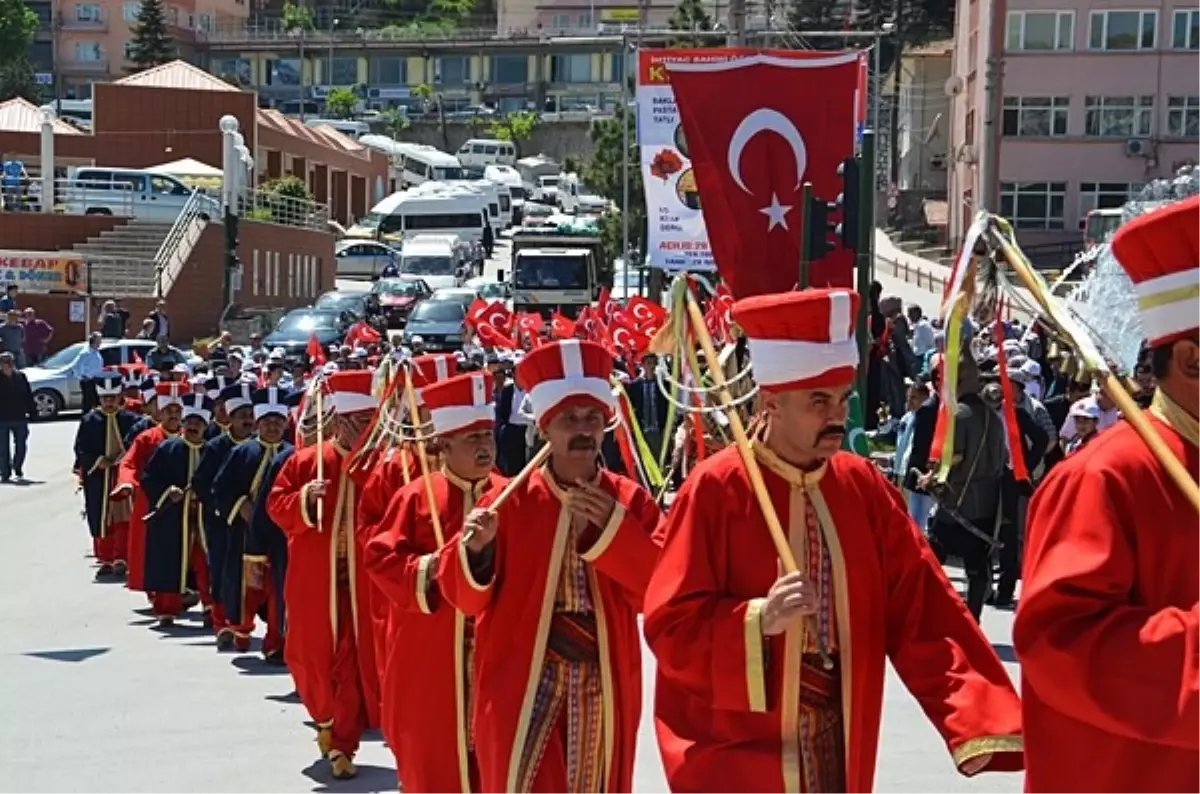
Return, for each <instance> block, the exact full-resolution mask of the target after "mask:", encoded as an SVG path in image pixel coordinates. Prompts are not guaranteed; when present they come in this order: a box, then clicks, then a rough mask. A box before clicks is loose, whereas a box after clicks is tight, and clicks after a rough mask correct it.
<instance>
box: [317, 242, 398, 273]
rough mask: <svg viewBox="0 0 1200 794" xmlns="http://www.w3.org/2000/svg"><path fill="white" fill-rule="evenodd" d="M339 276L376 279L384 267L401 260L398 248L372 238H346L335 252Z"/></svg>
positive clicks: (334, 256)
mask: <svg viewBox="0 0 1200 794" xmlns="http://www.w3.org/2000/svg"><path fill="white" fill-rule="evenodd" d="M333 258H334V262H336V263H337V277H338V278H369V279H376V278H379V277H380V276H382V275H383V271H384V268H386V267H387V266H388V265H394V264H396V263H397V262H399V261H400V254H399V253H398V252H397V251H396V249H394V248H392V247H391V246H389V245H384V244H383V243H377V242H374V241H371V240H345V241H342V242H340V243H338V244H337V247H336V248H335V249H334V252H333Z"/></svg>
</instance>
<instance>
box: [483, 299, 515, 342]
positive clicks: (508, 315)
mask: <svg viewBox="0 0 1200 794" xmlns="http://www.w3.org/2000/svg"><path fill="white" fill-rule="evenodd" d="M512 322H513V316H512V312H510V311H509V310H508V309H507V308H505V306H504V304H503V303H501V302H500V301H496V302H495V303H489V304H488V305H487V307H486V308H485V309H484V310H483V311H481V312H479V313H478V314H476V315H475V325H476V326H477V329H476V330H478V326H482V325H484V324H487V325H490V326H492V327H493V328H495V329H496V330H497V331H500V332H501V333H503V334H504V335H506V336H508V335H510V334H511V333H512Z"/></svg>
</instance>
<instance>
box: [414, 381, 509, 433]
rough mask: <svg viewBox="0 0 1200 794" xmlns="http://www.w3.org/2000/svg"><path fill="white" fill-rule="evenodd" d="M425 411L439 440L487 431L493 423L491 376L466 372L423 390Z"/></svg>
mask: <svg viewBox="0 0 1200 794" xmlns="http://www.w3.org/2000/svg"><path fill="white" fill-rule="evenodd" d="M424 396H425V407H427V408H428V409H429V418H430V420H432V421H433V432H434V433H436V434H437V435H439V436H443V435H448V434H450V433H467V432H472V431H475V430H483V429H485V428H490V427H492V426H493V425H495V423H496V413H495V408H494V407H493V405H492V376H491V375H489V374H488V373H486V372H468V373H466V374H465V375H458V376H457V377H453V378H449V379H447V380H444V381H441V382H440V383H434V384H431V385H429V386H426V387H425V389H424Z"/></svg>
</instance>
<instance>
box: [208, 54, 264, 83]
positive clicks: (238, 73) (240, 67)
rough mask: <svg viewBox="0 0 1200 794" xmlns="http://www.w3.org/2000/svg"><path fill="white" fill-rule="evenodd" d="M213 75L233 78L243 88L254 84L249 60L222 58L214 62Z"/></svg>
mask: <svg viewBox="0 0 1200 794" xmlns="http://www.w3.org/2000/svg"><path fill="white" fill-rule="evenodd" d="M213 67H214V68H213V74H215V75H217V76H218V77H232V78H234V79H236V80H237V81H238V83H240V84H241V85H243V86H249V85H252V84H253V82H254V81H253V80H252V79H251V73H252V72H253V70H252V69H251V68H250V61H249V59H247V58H222V59H220V60H217V61H213Z"/></svg>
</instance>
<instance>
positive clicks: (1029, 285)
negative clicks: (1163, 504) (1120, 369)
mask: <svg viewBox="0 0 1200 794" xmlns="http://www.w3.org/2000/svg"><path fill="white" fill-rule="evenodd" d="M991 237H992V239H993V240H995V241H996V243H997V244H998V245H999V246H1000V249H1001V250H1002V251H1003V252H1004V256H1005V258H1006V259H1007V260H1008V263H1009V265H1011V266H1012V269H1013V271H1014V272H1015V273H1016V274H1017V277H1018V278H1020V279H1021V281H1022V283H1024V285H1025V288H1026V289H1027V290H1029V293H1030V294H1031V295H1033V297H1034V299H1035V300H1037V302H1038V303H1039V304H1041V306H1042V310H1043V313H1044V315H1045V316H1044V317H1043V321H1045V320H1046V319H1055V318H1056V317H1057V313H1056V312H1055V311H1054V309H1053V308H1052V307H1051V306H1050V303H1049V298H1048V297H1047V296H1046V294H1045V291H1044V289H1043V288H1042V285H1041V284H1040V283H1039V282H1038V279H1037V278H1035V277H1034V275H1033V273H1032V272H1031V269H1030V266H1029V262H1028V260H1026V259H1025V255H1024V253H1022V252H1021V250H1020V249H1019V248H1017V247H1016V246H1015V245H1013V244H1012V243H1011V242H1010V241H1009V240H1008V238H1007V237H1006V236H1005V235H1003V234H1000V233H998V232H997V231H996V230H994V229H993V230H992V235H991ZM1056 325H1057V326H1058V331H1059V332H1060V333H1061V334H1062V335H1063V336H1064V337H1066V338H1067V339H1069V340H1070V341H1071V343H1072V344H1073V345H1075V348H1076V349H1077V350H1078V349H1080V348H1081V347H1082V345H1081V344H1080V343H1079V342H1078V341H1077V340H1076V339H1074V337H1073V336H1072V334H1071V331H1070V329H1069V328H1065V327H1063V324H1062V323H1056ZM1097 374H1098V375H1100V377H1101V386H1103V388H1104V391H1105V392H1106V393H1107V394H1108V396H1109V399H1111V400H1112V401H1113V402H1114V403H1116V405H1117V407H1118V408H1120V409H1121V413H1122V414H1123V415H1124V416H1125V419H1126V420H1127V421H1128V422H1129V424H1131V425H1133V429H1134V430H1136V431H1137V434H1138V435H1139V436H1141V437H1142V441H1143V442H1145V444H1146V446H1147V447H1149V448H1150V452H1151V453H1153V455H1154V457H1155V458H1157V459H1158V462H1159V464H1160V465H1161V466H1162V467H1163V468H1164V469H1165V470H1166V472H1167V475H1168V476H1170V478H1171V479H1172V480H1174V481H1175V485H1177V486H1178V487H1179V490H1181V491H1183V495H1184V496H1185V497H1187V499H1188V501H1189V502H1191V503H1192V507H1193V508H1195V509H1197V510H1200V485H1197V484H1196V482H1195V481H1194V480H1192V475H1190V474H1188V470H1187V469H1186V468H1184V465H1183V464H1182V463H1181V462H1180V461H1179V458H1177V457H1175V455H1174V454H1173V453H1172V452H1171V450H1170V449H1168V448H1167V444H1166V442H1165V441H1163V440H1162V437H1161V436H1160V435H1159V434H1158V432H1157V431H1156V430H1155V429H1154V426H1153V425H1151V424H1150V420H1148V419H1147V418H1146V415H1145V414H1144V413H1142V409H1141V408H1139V407H1138V404H1137V403H1136V402H1134V401H1133V398H1132V397H1130V396H1129V392H1127V391H1125V389H1124V387H1123V386H1121V381H1119V380H1118V379H1117V376H1116V375H1114V374H1113V373H1112V372H1110V371H1108V370H1107V369H1104V370H1101V371H1099V372H1098V373H1097Z"/></svg>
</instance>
